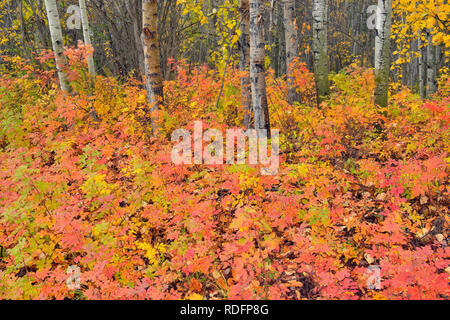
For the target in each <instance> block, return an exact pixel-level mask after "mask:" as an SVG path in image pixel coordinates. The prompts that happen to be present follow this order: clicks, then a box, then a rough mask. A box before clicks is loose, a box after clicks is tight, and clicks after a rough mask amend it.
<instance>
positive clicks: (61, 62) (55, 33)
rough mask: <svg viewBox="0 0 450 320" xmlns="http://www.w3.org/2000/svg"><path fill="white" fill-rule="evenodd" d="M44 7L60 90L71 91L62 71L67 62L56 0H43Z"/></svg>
mask: <svg viewBox="0 0 450 320" xmlns="http://www.w3.org/2000/svg"><path fill="white" fill-rule="evenodd" d="M45 9H46V10H47V18H48V25H49V29H50V36H51V38H52V45H53V51H54V52H55V61H56V70H57V71H58V77H59V83H60V85H61V90H62V91H65V92H71V91H72V89H71V87H70V85H69V81H68V80H67V76H66V74H65V73H64V71H63V69H64V67H65V66H66V64H67V59H66V57H65V56H64V43H63V37H62V30H61V22H60V21H59V14H58V7H57V5H56V0H45Z"/></svg>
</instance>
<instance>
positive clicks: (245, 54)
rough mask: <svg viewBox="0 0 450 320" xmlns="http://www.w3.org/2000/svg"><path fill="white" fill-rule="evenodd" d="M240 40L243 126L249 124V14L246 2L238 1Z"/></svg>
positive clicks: (250, 103)
mask: <svg viewBox="0 0 450 320" xmlns="http://www.w3.org/2000/svg"><path fill="white" fill-rule="evenodd" d="M239 11H240V13H241V25H240V29H241V39H240V41H239V68H240V70H241V71H243V72H245V76H243V77H242V79H241V94H242V104H243V105H244V126H245V127H246V128H249V126H250V122H251V116H252V115H251V110H252V94H251V91H250V89H251V85H250V12H249V2H248V0H240V9H239Z"/></svg>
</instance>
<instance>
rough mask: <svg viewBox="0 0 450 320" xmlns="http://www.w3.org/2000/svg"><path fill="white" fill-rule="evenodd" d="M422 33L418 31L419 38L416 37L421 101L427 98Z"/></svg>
mask: <svg viewBox="0 0 450 320" xmlns="http://www.w3.org/2000/svg"><path fill="white" fill-rule="evenodd" d="M422 36H423V35H422V32H420V31H419V37H418V47H419V52H420V55H419V92H420V97H421V98H422V99H425V98H426V96H427V88H426V81H427V72H426V70H427V56H426V50H425V46H424V44H423V41H422Z"/></svg>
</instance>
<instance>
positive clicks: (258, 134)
mask: <svg viewBox="0 0 450 320" xmlns="http://www.w3.org/2000/svg"><path fill="white" fill-rule="evenodd" d="M225 136H226V137H225V141H226V144H225V146H224V137H223V134H222V131H220V130H218V129H208V130H206V131H204V132H203V124H202V122H201V121H195V122H194V132H193V136H192V135H191V132H189V131H188V130H186V129H177V130H175V131H174V132H173V133H172V142H177V143H176V145H175V146H174V147H173V149H172V162H173V163H174V164H176V165H181V164H205V165H223V164H225V163H226V164H228V165H233V164H245V163H246V146H247V145H248V164H249V165H258V164H260V165H261V166H262V168H261V174H263V175H276V174H277V173H278V169H279V164H280V159H279V155H280V142H279V136H280V132H279V130H275V129H272V130H271V132H270V156H269V155H268V152H269V150H268V149H269V143H268V141H269V139H268V134H267V130H257V129H248V130H246V131H244V130H242V129H227V130H226V133H225ZM204 143H209V144H208V145H207V146H206V147H205V148H204V147H203V144H204ZM192 149H193V155H194V156H192ZM224 151H225V157H224ZM235 151H236V152H235Z"/></svg>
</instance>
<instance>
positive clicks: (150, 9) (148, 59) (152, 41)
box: [142, 0, 164, 131]
mask: <svg viewBox="0 0 450 320" xmlns="http://www.w3.org/2000/svg"><path fill="white" fill-rule="evenodd" d="M142 25H143V28H142V43H143V47H144V64H145V78H146V86H147V95H148V99H149V102H150V103H151V104H153V107H152V109H151V110H150V111H151V113H153V111H155V110H157V109H159V107H160V106H162V105H163V104H164V100H163V77H162V73H161V64H160V54H159V39H158V3H157V0H143V1H142ZM152 127H153V129H154V131H155V130H156V121H155V119H154V117H152Z"/></svg>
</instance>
